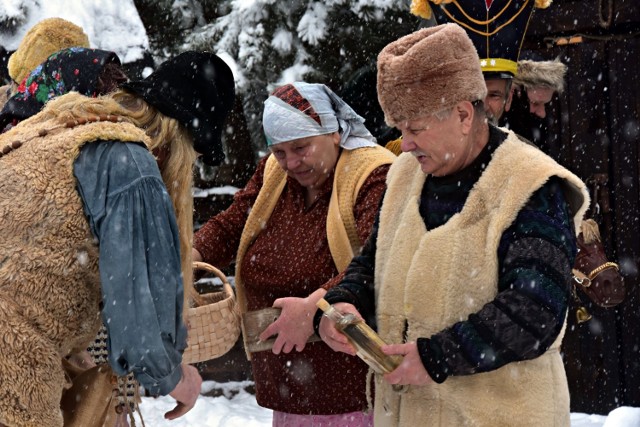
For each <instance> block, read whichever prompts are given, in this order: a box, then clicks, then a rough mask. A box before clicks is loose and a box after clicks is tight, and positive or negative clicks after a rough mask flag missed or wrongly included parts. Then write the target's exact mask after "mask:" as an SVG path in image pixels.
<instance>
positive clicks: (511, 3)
mask: <svg viewBox="0 0 640 427" xmlns="http://www.w3.org/2000/svg"><path fill="white" fill-rule="evenodd" d="M430 1H431V2H432V3H434V5H433V7H431V6H430V5H429V0H413V1H412V4H411V12H412V13H413V14H414V15H417V16H420V17H422V18H425V19H430V18H431V13H432V12H433V15H434V16H435V19H436V21H437V22H438V24H444V23H448V22H451V23H455V24H458V25H460V26H461V27H462V28H464V29H465V31H466V32H467V35H468V36H469V38H470V39H471V41H472V42H473V44H474V46H475V48H476V50H477V51H478V56H479V57H480V67H481V68H482V72H483V74H484V76H485V78H487V77H497V78H513V77H514V76H515V75H516V73H517V70H518V57H519V56H520V49H521V48H522V42H523V40H524V36H525V33H526V31H527V27H528V25H529V20H530V19H531V16H532V14H533V10H534V7H537V8H546V7H548V6H549V5H550V4H551V0H430Z"/></svg>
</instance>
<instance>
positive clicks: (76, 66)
mask: <svg viewBox="0 0 640 427" xmlns="http://www.w3.org/2000/svg"><path fill="white" fill-rule="evenodd" d="M105 74H107V75H108V76H109V79H107V80H109V81H108V82H107V81H106V80H105V79H104V78H101V76H103V77H104V75H105ZM126 80H127V78H126V75H125V74H124V72H122V70H121V69H120V59H119V58H118V56H117V55H116V54H115V53H114V52H110V51H106V50H100V49H87V48H82V47H72V48H68V49H63V50H61V51H58V52H56V53H54V54H52V55H51V56H49V58H47V60H46V61H45V62H43V63H42V64H40V65H39V66H38V67H36V69H34V70H33V71H32V72H31V74H29V76H28V77H27V78H25V79H24V80H23V81H22V83H21V84H20V86H19V87H18V92H17V93H16V94H15V95H13V96H12V97H11V98H9V100H8V101H7V103H6V104H5V106H4V108H3V109H2V112H0V129H4V128H5V126H7V124H14V125H15V124H16V123H17V122H19V121H22V120H24V119H27V118H29V117H31V116H33V115H35V114H37V113H38V112H39V111H40V110H41V109H42V107H44V105H45V104H46V103H47V102H48V101H49V100H51V99H52V98H55V97H57V96H60V95H64V94H65V93H67V92H71V91H75V92H79V93H81V94H83V95H85V96H91V97H95V96H98V95H102V94H105V93H108V92H109V91H112V90H114V89H115V88H116V86H117V85H118V84H120V83H123V82H125V81H126Z"/></svg>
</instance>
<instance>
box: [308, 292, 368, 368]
mask: <svg viewBox="0 0 640 427" xmlns="http://www.w3.org/2000/svg"><path fill="white" fill-rule="evenodd" d="M333 306H334V307H335V308H336V310H338V311H340V312H341V313H353V314H355V315H356V316H357V317H358V318H360V319H362V316H361V315H360V313H358V310H356V308H355V307H354V306H353V305H352V304H348V303H345V302H339V303H336V304H333ZM318 333H319V334H320V338H322V341H324V342H325V343H326V344H327V345H328V346H329V347H331V349H332V350H333V351H341V352H343V353H347V354H350V355H352V356H355V355H356V349H355V347H354V346H353V345H351V343H350V342H349V340H348V339H347V337H346V336H345V335H344V334H343V333H342V332H340V331H338V330H337V329H336V324H335V323H334V322H333V321H332V320H330V319H329V318H327V317H325V316H322V319H321V320H320V327H319V328H318Z"/></svg>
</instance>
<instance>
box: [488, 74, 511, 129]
mask: <svg viewBox="0 0 640 427" xmlns="http://www.w3.org/2000/svg"><path fill="white" fill-rule="evenodd" d="M484 82H485V84H486V85H487V97H486V98H485V99H484V106H485V109H486V110H487V117H488V118H489V121H490V122H491V123H493V124H496V123H498V120H500V117H502V114H504V112H505V111H509V108H510V107H511V90H510V89H511V88H510V87H508V86H509V80H508V79H487V80H485V81H484Z"/></svg>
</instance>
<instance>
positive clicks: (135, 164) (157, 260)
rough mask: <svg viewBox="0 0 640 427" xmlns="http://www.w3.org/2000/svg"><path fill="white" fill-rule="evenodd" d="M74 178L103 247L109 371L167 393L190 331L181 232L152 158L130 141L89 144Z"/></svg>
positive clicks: (173, 383) (177, 374)
mask: <svg viewBox="0 0 640 427" xmlns="http://www.w3.org/2000/svg"><path fill="white" fill-rule="evenodd" d="M74 174H75V177H76V179H77V183H78V191H79V193H80V197H81V198H82V201H83V204H84V211H85V215H86V217H87V220H88V221H89V225H90V227H91V230H92V232H93V234H94V236H95V238H96V239H97V241H98V244H99V249H100V259H99V266H100V279H101V282H102V297H103V305H104V307H103V310H102V320H103V322H104V324H105V325H106V327H107V330H108V332H109V362H110V365H111V367H112V368H113V370H114V371H115V372H116V373H117V374H119V375H124V374H126V373H127V372H129V371H133V373H134V375H135V377H136V379H137V380H138V381H139V382H140V384H142V385H143V386H144V388H145V389H146V390H147V391H148V392H149V393H150V394H152V395H165V394H168V393H169V392H171V391H172V390H173V389H174V388H175V386H176V384H177V383H178V382H179V381H180V378H181V376H182V371H181V369H180V363H181V361H182V351H183V350H184V348H185V347H186V336H187V332H186V328H185V326H184V324H183V322H182V306H183V292H184V290H183V285H182V273H181V271H182V270H181V267H180V243H179V237H178V227H177V224H176V219H175V213H174V210H173V204H172V203H171V199H170V198H169V194H168V193H167V190H166V187H165V185H164V183H163V181H162V177H161V175H160V171H159V169H158V166H157V163H156V160H155V158H154V157H153V156H152V155H151V153H150V152H149V151H148V150H147V149H146V148H145V147H143V146H141V145H138V144H134V143H123V142H113V141H110V142H95V143H87V144H85V146H84V147H83V148H82V149H81V151H80V155H79V157H78V159H77V160H76V161H75V163H74Z"/></svg>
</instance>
